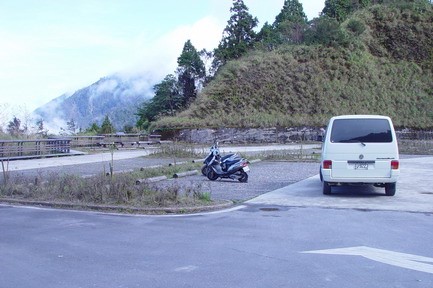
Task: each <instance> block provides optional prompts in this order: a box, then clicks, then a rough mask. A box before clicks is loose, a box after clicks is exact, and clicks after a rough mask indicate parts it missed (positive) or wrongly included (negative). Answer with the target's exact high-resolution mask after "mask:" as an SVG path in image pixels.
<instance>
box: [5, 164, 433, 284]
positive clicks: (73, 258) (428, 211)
mask: <svg viewBox="0 0 433 288" xmlns="http://www.w3.org/2000/svg"><path fill="white" fill-rule="evenodd" d="M285 164H287V163H278V162H277V163H262V164H258V163H257V166H254V165H256V164H254V165H252V171H251V176H250V181H249V183H247V184H246V185H250V186H241V183H238V182H236V181H232V182H229V181H217V182H212V185H225V186H224V189H225V190H227V192H228V193H230V192H232V193H233V191H234V189H233V187H243V188H247V187H249V189H251V190H253V189H255V188H257V187H260V185H263V186H262V187H265V184H263V183H260V182H261V180H259V179H258V178H255V177H253V173H254V171H256V172H258V171H259V170H260V169H261V168H260V165H263V166H262V167H263V168H266V169H264V170H266V171H269V172H268V173H266V174H263V173H260V175H262V176H263V177H277V176H278V175H280V176H284V175H286V174H285V173H287V175H290V173H291V172H288V171H290V169H282V167H283V166H284V165H285ZM266 165H272V166H266ZM273 165H275V166H273ZM297 167H298V166H296V167H292V168H293V169H292V170H293V171H292V172H293V173H294V174H296V172H297V170H296V169H297ZM401 167H402V168H401V169H402V175H401V179H400V181H399V184H398V188H397V193H396V195H395V196H394V197H386V196H383V195H384V193H383V191H382V190H383V189H379V188H374V189H372V188H367V189H364V188H362V187H355V188H353V187H347V188H340V189H337V190H336V191H335V193H334V194H333V195H331V196H324V195H322V194H321V189H320V181H319V180H318V177H317V176H312V177H309V178H307V179H305V180H302V181H299V182H296V183H294V184H291V185H286V184H290V183H283V182H281V185H283V187H280V188H277V189H275V190H272V191H271V192H268V193H265V194H262V195H260V196H259V197H254V198H253V199H251V200H249V201H247V202H245V203H243V204H242V205H239V206H236V207H235V208H233V209H230V210H225V211H219V212H212V213H202V214H196V215H188V216H185V215H181V216H125V215H114V214H102V213H89V212H73V211H64V210H51V209H38V208H27V207H13V206H8V205H0V288H9V287H60V288H66V287H361V288H364V287H365V288H367V287H368V288H370V287H381V288H382V287H429V288H431V287H433V241H432V239H433V221H432V217H433V198H432V197H433V193H432V188H431V187H433V179H432V177H431V171H432V168H433V157H424V158H411V159H403V160H402V165H401ZM316 168H317V167H313V168H311V170H312V171H314V169H316ZM306 169H307V168H306ZM307 170H308V169H307ZM299 171H301V170H300V169H299ZM315 171H317V170H315ZM280 176H278V177H280ZM194 177H195V176H194ZM197 177H201V176H197ZM287 178H290V177H287ZM199 179H203V178H199ZM254 179H256V180H255V181H254ZM200 181H205V180H200ZM288 182H291V181H288ZM271 188H272V187H271ZM257 189H258V188H257ZM333 192H334V190H333ZM248 197H250V196H248ZM248 197H247V198H248Z"/></svg>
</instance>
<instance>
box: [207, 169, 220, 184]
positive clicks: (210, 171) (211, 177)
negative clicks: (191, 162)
mask: <svg viewBox="0 0 433 288" xmlns="http://www.w3.org/2000/svg"><path fill="white" fill-rule="evenodd" d="M218 177H219V176H218V174H217V173H216V172H215V171H213V169H212V168H208V172H207V179H209V180H211V181H215V180H217V179H218Z"/></svg>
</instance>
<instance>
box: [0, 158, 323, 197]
mask: <svg viewBox="0 0 433 288" xmlns="http://www.w3.org/2000/svg"><path fill="white" fill-rule="evenodd" d="M183 160H184V159H179V160H177V161H179V162H180V161H183ZM172 162H173V159H168V158H166V159H159V158H151V157H141V158H134V159H126V160H118V161H115V163H114V168H115V169H114V170H115V171H118V172H119V171H127V170H130V169H140V168H141V167H146V166H147V167H148V166H155V165H168V164H169V163H172ZM250 169H251V171H250V172H248V175H249V178H248V183H240V182H239V181H237V180H231V179H222V180H221V179H218V180H217V181H210V180H208V179H207V177H205V176H202V175H201V174H200V175H194V176H188V177H184V178H178V179H170V180H167V181H162V182H158V184H157V185H179V186H182V187H191V186H194V185H199V186H201V191H203V192H210V193H211V197H212V199H214V200H233V201H235V202H242V201H245V200H249V199H251V198H254V197H256V196H258V195H261V194H263V193H266V192H269V191H273V190H275V189H278V188H281V187H284V186H287V185H290V184H292V183H295V182H298V181H300V180H303V179H305V178H308V177H311V176H313V175H316V174H317V173H318V171H319V163H300V162H288V161H278V162H267V161H266V162H265V161H262V162H256V163H253V164H250ZM104 171H106V172H108V171H109V162H108V161H106V162H99V163H89V164H81V165H68V166H59V167H51V168H44V169H32V170H23V171H17V172H11V176H12V177H21V176H24V177H29V178H30V179H32V177H35V176H37V175H44V174H45V175H49V174H50V173H61V174H62V173H65V174H77V175H95V174H98V173H103V172H104ZM0 178H1V180H3V179H2V178H3V177H0ZM0 182H2V181H0Z"/></svg>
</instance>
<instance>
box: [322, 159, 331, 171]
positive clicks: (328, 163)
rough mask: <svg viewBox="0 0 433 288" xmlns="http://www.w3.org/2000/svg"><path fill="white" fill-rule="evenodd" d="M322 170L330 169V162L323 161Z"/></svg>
mask: <svg viewBox="0 0 433 288" xmlns="http://www.w3.org/2000/svg"><path fill="white" fill-rule="evenodd" d="M323 169H332V161H331V160H324V161H323Z"/></svg>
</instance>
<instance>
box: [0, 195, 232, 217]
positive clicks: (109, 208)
mask: <svg viewBox="0 0 433 288" xmlns="http://www.w3.org/2000/svg"><path fill="white" fill-rule="evenodd" d="M0 203H1V204H9V205H23V206H39V207H45V208H53V209H68V210H75V211H77V210H81V211H96V212H107V213H114V212H115V213H125V214H145V215H154V214H194V213H198V212H207V211H215V210H221V209H226V208H229V207H231V206H233V202H232V201H230V200H221V201H220V203H215V204H213V205H202V206H193V207H146V208H139V207H133V206H117V205H92V204H80V203H62V202H47V201H28V200H20V199H11V198H0Z"/></svg>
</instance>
